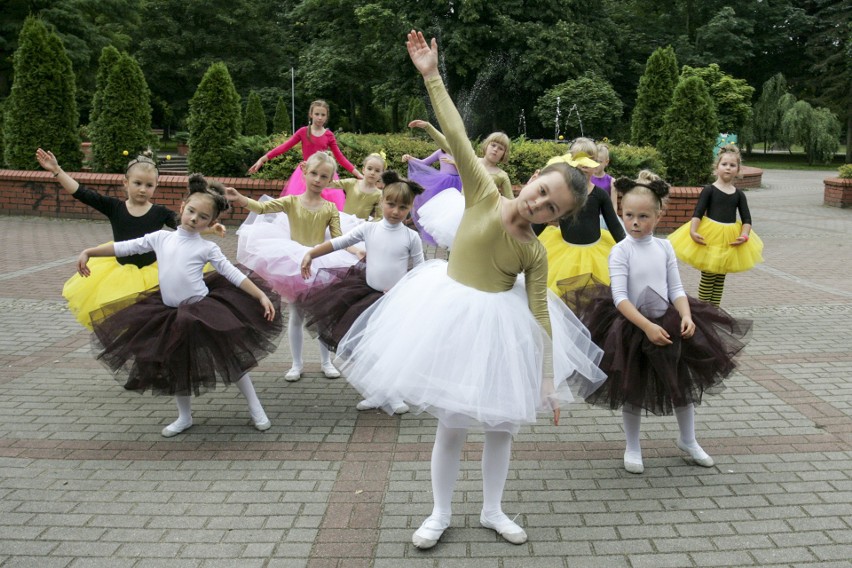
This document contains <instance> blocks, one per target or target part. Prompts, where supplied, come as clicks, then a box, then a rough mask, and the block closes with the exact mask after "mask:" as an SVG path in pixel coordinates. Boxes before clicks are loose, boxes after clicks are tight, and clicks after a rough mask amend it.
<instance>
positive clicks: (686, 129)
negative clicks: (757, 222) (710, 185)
mask: <svg viewBox="0 0 852 568" xmlns="http://www.w3.org/2000/svg"><path fill="white" fill-rule="evenodd" d="M718 132H719V122H718V120H717V118H716V107H715V105H714V104H713V100H712V99H711V98H710V93H709V91H708V90H707V85H705V84H704V81H702V80H701V79H700V78H698V77H694V76H693V77H686V78H684V79H682V80H681V81H680V82H679V83H678V85H677V87H676V88H675V91H674V95H673V96H672V103H671V106H670V107H669V109H668V110H667V111H666V115H665V120H664V121H663V128H662V131H661V134H662V136H661V138H660V141H659V143H658V144H657V147H658V148H659V150H660V153H661V154H662V156H663V162H664V163H665V165H666V171H667V172H668V178H669V181H670V182H671V183H673V184H675V185H701V184H704V183H705V182H707V180H708V178H709V177H710V172H711V169H712V168H711V164H712V162H713V147H714V145H715V143H716V135H717V134H718Z"/></svg>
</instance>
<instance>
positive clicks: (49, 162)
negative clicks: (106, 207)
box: [36, 148, 80, 194]
mask: <svg viewBox="0 0 852 568" xmlns="http://www.w3.org/2000/svg"><path fill="white" fill-rule="evenodd" d="M36 160H38V163H39V165H40V166H41V167H42V168H44V169H45V170H47V171H49V172H50V173H52V174H53V177H55V178H56V181H58V182H59V184H60V185H61V186H62V188H63V189H64V190H65V191H67V192H68V193H71V194H74V193H76V192H77V189H78V188H79V187H80V184H79V183H77V180H75V179H74V178H72V177H71V176H69V175H68V174H66V173H65V171H64V170H63V169H62V168H61V167H60V166H59V162H58V161H57V159H56V156H54V155H53V152H51V151H50V150H42V149H41V148H39V149H38V150H36Z"/></svg>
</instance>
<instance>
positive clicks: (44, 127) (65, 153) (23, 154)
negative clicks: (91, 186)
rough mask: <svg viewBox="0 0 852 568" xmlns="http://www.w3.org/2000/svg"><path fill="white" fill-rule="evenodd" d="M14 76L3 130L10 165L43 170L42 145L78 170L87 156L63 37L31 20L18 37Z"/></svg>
mask: <svg viewBox="0 0 852 568" xmlns="http://www.w3.org/2000/svg"><path fill="white" fill-rule="evenodd" d="M14 73H15V78H14V82H13V83H12V90H11V93H10V94H9V97H8V99H7V100H6V104H5V108H6V116H5V121H4V125H3V126H4V128H3V132H4V153H5V161H6V165H7V166H8V167H10V168H15V169H29V170H32V169H38V167H39V166H38V162H37V161H36V158H35V151H36V148H38V147H39V146H40V147H42V148H46V149H50V150H51V151H52V152H53V153H54V154H55V155H56V157H57V159H58V160H59V163H60V164H62V165H63V166H64V167H66V168H67V169H69V170H74V169H79V168H80V166H81V163H82V158H83V154H82V152H81V150H80V133H79V130H78V121H79V115H78V113H77V102H76V101H75V99H74V93H75V87H74V71H73V70H72V68H71V60H70V59H68V55H67V54H66V52H65V48H64V47H63V45H62V41H61V40H60V39H59V37H58V36H57V35H56V34H55V33H51V32H48V30H47V28H46V27H45V26H44V24H43V23H42V22H41V20H39V19H37V18H34V17H32V16H30V17H28V18H27V19H26V21H25V22H24V25H23V28H22V29H21V33H20V35H19V37H18V49H17V50H16V51H15V55H14Z"/></svg>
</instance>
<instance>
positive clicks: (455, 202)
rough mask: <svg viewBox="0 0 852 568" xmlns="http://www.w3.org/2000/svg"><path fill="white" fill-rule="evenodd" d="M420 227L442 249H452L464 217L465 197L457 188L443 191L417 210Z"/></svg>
mask: <svg viewBox="0 0 852 568" xmlns="http://www.w3.org/2000/svg"><path fill="white" fill-rule="evenodd" d="M417 211H418V215H419V219H418V220H419V222H420V226H421V227H423V230H424V231H426V232H427V233H428V234H429V235H431V236H432V239H433V240H434V241H435V242H436V243H437V244H438V246H440V247H444V248H448V249H449V248H452V244H453V239H455V236H456V232H458V230H459V225H460V224H461V218H462V215H464V196H463V195H462V194H461V192H460V191H459V190H457V189H455V188H452V187H451V188H449V189H445V190H443V191H441V192H440V193H438V194H437V195H435V196H434V197H433V198H432V199H430V200H429V201H427V202H426V203H424V204H423V205H422V206H421V207H420V209H418V210H417Z"/></svg>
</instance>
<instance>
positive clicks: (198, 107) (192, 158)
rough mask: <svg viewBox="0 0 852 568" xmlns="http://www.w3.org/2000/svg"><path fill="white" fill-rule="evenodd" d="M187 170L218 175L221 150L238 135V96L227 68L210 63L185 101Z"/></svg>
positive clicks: (222, 160)
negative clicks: (187, 128) (186, 101)
mask: <svg viewBox="0 0 852 568" xmlns="http://www.w3.org/2000/svg"><path fill="white" fill-rule="evenodd" d="M189 108H190V115H189V147H190V153H189V169H190V170H192V171H194V172H201V173H203V174H204V175H210V176H213V175H222V174H223V173H224V172H225V170H226V163H225V157H224V151H225V149H226V148H228V147H229V146H230V145H231V144H233V143H234V141H236V139H237V137H238V136H239V135H240V123H241V117H240V114H241V109H240V96H239V95H238V94H237V90H236V89H235V88H234V83H233V81H232V80H231V75H230V73H228V67H227V66H226V65H225V64H224V63H221V62H220V63H214V64H212V65H211V66H210V68H209V69H208V70H207V73H205V74H204V78H202V79H201V83H200V84H199V85H198V90H196V91H195V95H193V97H192V100H190V102H189Z"/></svg>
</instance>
